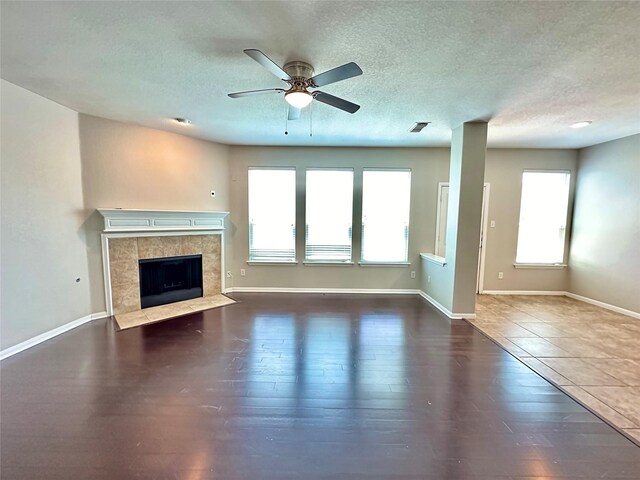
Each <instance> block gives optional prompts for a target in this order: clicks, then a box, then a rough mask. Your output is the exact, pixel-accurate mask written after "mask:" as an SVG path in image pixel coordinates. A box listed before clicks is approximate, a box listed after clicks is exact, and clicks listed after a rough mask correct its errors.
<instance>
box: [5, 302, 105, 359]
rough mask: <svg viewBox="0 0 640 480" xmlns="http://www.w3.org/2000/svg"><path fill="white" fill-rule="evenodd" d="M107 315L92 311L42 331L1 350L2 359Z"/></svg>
mask: <svg viewBox="0 0 640 480" xmlns="http://www.w3.org/2000/svg"><path fill="white" fill-rule="evenodd" d="M106 316H107V312H98V313H92V314H90V315H85V316H84V317H82V318H78V319H77V320H74V321H72V322H69V323H65V324H64V325H61V326H59V327H57V328H54V329H53V330H49V331H48V332H44V333H41V334H40V335H37V336H35V337H33V338H30V339H29V340H25V341H24V342H20V343H18V344H17V345H14V346H12V347H8V348H5V349H4V350H0V360H4V359H5V358H8V357H10V356H12V355H15V354H16V353H20V352H22V351H24V350H26V349H27V348H31V347H34V346H36V345H38V344H40V343H42V342H46V341H47V340H49V339H51V338H53V337H57V336H58V335H60V334H62V333H65V332H68V331H69V330H71V329H74V328H76V327H79V326H80V325H84V324H85V323H87V322H90V321H92V320H97V319H98V318H103V317H106Z"/></svg>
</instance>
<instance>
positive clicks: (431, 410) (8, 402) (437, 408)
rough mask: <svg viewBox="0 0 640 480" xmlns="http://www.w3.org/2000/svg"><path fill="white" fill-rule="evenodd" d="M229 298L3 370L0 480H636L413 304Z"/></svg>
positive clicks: (528, 375) (611, 450) (536, 382)
mask: <svg viewBox="0 0 640 480" xmlns="http://www.w3.org/2000/svg"><path fill="white" fill-rule="evenodd" d="M234 298H236V299H237V300H239V301H240V303H238V304H235V305H232V306H228V307H223V308H220V309H217V310H210V311H207V312H204V313H198V314H194V315H191V316H188V317H182V318H179V319H174V320H169V321H165V322H162V323H158V324H154V325H150V326H147V327H141V328H134V329H131V330H126V331H122V332H116V331H115V326H114V322H113V321H112V320H110V319H109V320H99V321H95V322H92V323H90V324H87V325H84V326H82V327H80V328H78V329H75V330H73V331H71V332H69V333H66V334H64V335H61V336H59V337H57V338H55V339H53V340H50V341H48V342H46V343H44V344H42V345H39V346H37V347H34V348H32V349H29V350H27V351H25V352H23V353H20V354H18V355H16V356H14V357H11V358H9V359H7V360H4V361H3V362H2V363H1V366H0V375H1V386H2V394H1V402H2V403H1V438H0V455H1V463H2V465H1V477H2V479H3V480H9V479H29V480H35V479H65V480H68V479H110V480H113V479H128V478H145V479H146V478H149V479H156V478H157V479H190V480H195V479H229V480H231V479H234V480H235V479H247V480H258V479H265V480H286V479H304V480H315V479H327V480H328V479H355V480H357V479H379V480H382V479H385V480H386V479H402V480H417V479H421V480H423V479H476V480H479V479H492V480H499V479H529V480H533V479H537V480H542V479H555V478H562V479H565V480H566V479H573V478H575V479H578V478H579V479H595V478H602V477H605V478H627V479H628V478H636V479H637V478H640V448H638V447H637V446H635V445H634V444H633V443H631V442H630V441H629V440H627V439H626V438H625V437H623V436H622V435H620V434H619V433H617V432H616V431H614V430H613V429H612V428H611V427H609V426H608V425H606V424H605V423H603V422H602V421H601V420H599V419H598V418H597V417H596V416H595V415H593V414H591V413H590V412H588V411H587V410H585V409H584V408H583V407H581V406H580V405H579V404H577V403H576V402H574V401H573V400H571V399H570V398H569V397H567V396H566V395H564V394H563V393H561V392H560V391H559V390H557V389H556V388H555V387H553V386H552V385H550V384H549V383H547V382H546V381H545V380H543V379H542V378H540V377H539V376H538V375H537V374H535V373H533V372H532V371H531V370H529V369H528V368H527V367H526V366H524V365H522V364H521V363H520V362H519V361H518V360H516V359H515V358H513V357H512V356H511V355H509V354H508V353H506V352H504V351H503V350H501V349H500V348H499V347H497V346H496V345H495V344H493V343H492V342H491V341H490V340H488V339H487V338H486V337H484V336H483V335H482V334H481V333H479V332H478V331H476V330H474V328H473V327H472V326H470V325H468V324H467V323H466V322H463V321H457V322H450V321H448V320H447V319H445V318H444V317H443V316H442V315H440V314H439V313H437V312H436V311H435V310H433V309H432V308H431V307H429V306H428V305H427V304H426V303H425V302H424V301H423V300H422V299H420V298H419V297H409V296H402V297H401V296H393V297H391V296H387V297H375V296H335V295H334V296H331V295H326V296H324V295H266V294H265V295H261V294H242V295H241V294H237V295H234Z"/></svg>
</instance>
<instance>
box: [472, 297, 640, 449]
mask: <svg viewBox="0 0 640 480" xmlns="http://www.w3.org/2000/svg"><path fill="white" fill-rule="evenodd" d="M470 323H472V324H473V325H474V326H476V327H477V328H478V329H480V330H481V331H482V332H483V333H485V334H486V335H488V336H489V337H490V338H492V339H493V340H494V341H495V342H496V343H498V344H499V345H500V346H502V347H503V348H504V349H505V350H507V351H508V352H510V353H511V354H512V355H514V356H516V357H517V358H519V359H520V361H522V362H523V363H524V364H526V365H528V366H529V367H530V368H531V369H532V370H534V371H535V372H537V373H538V374H540V375H541V376H543V377H544V378H546V379H547V380H549V381H551V382H553V383H555V384H556V385H557V386H558V387H560V388H561V389H562V390H564V391H565V392H566V393H568V394H569V395H571V396H572V397H573V398H575V399H576V400H578V401H579V402H580V403H582V404H583V405H585V406H586V407H588V408H589V409H591V410H592V411H594V412H595V413H596V414H598V415H599V416H600V417H602V418H604V419H605V420H607V421H608V422H609V423H611V424H612V425H614V426H615V427H617V428H618V429H619V430H622V431H623V432H624V433H626V434H627V435H628V436H629V437H630V438H633V439H634V440H635V441H636V442H637V443H638V444H640V320H638V319H635V318H632V317H629V316H626V315H622V314H619V313H615V312H611V311H609V310H605V309H603V308H599V307H596V306H593V305H590V304H587V303H584V302H580V301H577V300H573V299H571V298H568V297H561V296H557V297H556V296H519V295H513V296H510V295H509V296H506V295H505V296H493V295H479V296H478V301H477V307H476V319H475V320H470Z"/></svg>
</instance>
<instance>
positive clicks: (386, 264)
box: [358, 262, 411, 267]
mask: <svg viewBox="0 0 640 480" xmlns="http://www.w3.org/2000/svg"><path fill="white" fill-rule="evenodd" d="M358 265H360V266H361V267H408V266H409V265H411V264H410V263H409V262H358Z"/></svg>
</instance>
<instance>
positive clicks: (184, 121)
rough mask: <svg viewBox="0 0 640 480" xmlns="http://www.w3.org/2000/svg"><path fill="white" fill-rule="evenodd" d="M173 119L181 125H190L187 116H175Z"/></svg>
mask: <svg viewBox="0 0 640 480" xmlns="http://www.w3.org/2000/svg"><path fill="white" fill-rule="evenodd" d="M173 120H174V121H176V122H178V123H181V124H182V125H191V120H189V119H188V118H181V117H177V118H174V119H173Z"/></svg>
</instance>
